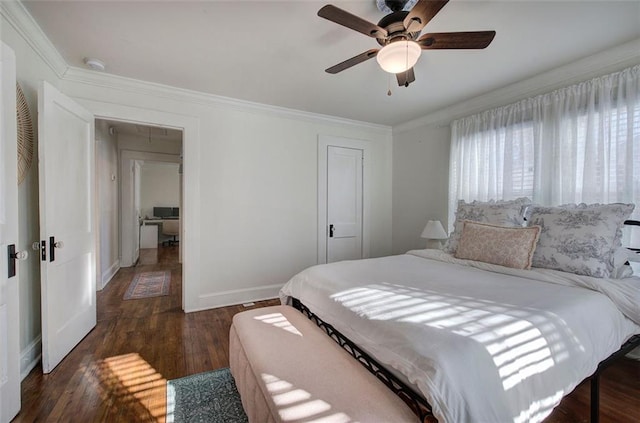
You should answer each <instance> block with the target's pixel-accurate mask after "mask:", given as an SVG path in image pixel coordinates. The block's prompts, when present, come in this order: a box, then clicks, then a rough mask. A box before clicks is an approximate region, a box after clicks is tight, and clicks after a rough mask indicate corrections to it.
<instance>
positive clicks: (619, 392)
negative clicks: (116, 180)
mask: <svg viewBox="0 0 640 423" xmlns="http://www.w3.org/2000/svg"><path fill="white" fill-rule="evenodd" d="M141 257H144V262H143V263H142V264H139V265H138V266H136V267H132V268H126V269H121V270H120V271H119V272H118V274H117V275H116V276H115V277H114V279H113V280H112V281H111V282H110V283H109V284H108V285H107V287H105V289H104V290H103V291H101V292H99V293H98V295H97V304H98V324H97V326H96V327H95V328H94V329H93V330H92V331H91V333H89V335H88V336H87V337H86V338H85V339H84V340H83V341H82V342H81V343H80V344H79V345H78V346H77V347H76V348H75V349H74V350H73V351H72V352H71V353H70V354H69V356H67V357H66V358H65V359H64V360H63V361H62V362H61V363H60V365H59V366H58V367H57V368H56V369H54V371H53V372H52V373H51V374H49V375H43V374H42V372H41V369H40V368H39V367H36V368H35V369H34V370H33V371H32V372H31V373H30V374H29V375H28V376H27V377H26V378H25V379H24V381H23V382H22V411H21V412H20V414H18V416H17V417H16V418H15V419H14V420H13V422H15V423H22V422H36V421H37V422H83V423H84V422H109V423H119V422H126V423H130V422H164V418H165V411H166V403H165V402H166V400H165V396H166V381H167V380H170V379H176V378H179V377H183V376H187V375H191V374H195V373H200V372H204V371H208V370H214V369H218V368H222V367H228V365H229V328H230V326H231V319H232V318H233V315H234V314H236V313H238V312H241V311H243V310H246V309H247V308H245V307H243V306H242V305H233V306H229V307H222V308H218V309H214V310H206V311H201V312H195V313H189V314H185V313H183V312H182V310H181V304H182V297H181V295H182V269H181V266H180V264H178V263H177V259H176V258H177V247H165V248H159V249H158V252H157V254H156V253H154V254H150V253H148V252H143V254H141ZM158 270H170V271H171V287H170V295H168V296H163V297H154V298H146V299H140V300H127V301H125V300H123V297H124V294H125V292H126V290H127V287H128V286H129V283H130V282H131V280H132V278H133V277H134V275H135V274H137V273H140V272H146V271H158ZM278 303H279V301H278V300H276V299H274V300H269V301H258V302H256V304H255V306H252V307H249V308H255V307H263V306H266V305H275V304H278ZM638 398H640V361H635V360H630V359H623V360H620V361H619V362H617V363H615V364H613V365H612V366H611V367H610V368H608V369H607V370H606V372H605V373H604V374H603V375H602V377H601V416H600V421H601V422H602V423H620V422H629V423H631V422H638V421H640V401H639V400H638ZM588 421H589V384H588V383H583V384H581V385H580V386H578V387H577V388H576V390H575V391H574V392H573V393H572V394H570V395H569V396H568V397H566V398H565V399H564V400H563V401H562V403H561V404H560V405H559V406H558V407H557V408H556V409H555V410H554V412H553V413H552V415H551V416H550V417H548V418H547V419H546V420H545V423H575V422H588Z"/></svg>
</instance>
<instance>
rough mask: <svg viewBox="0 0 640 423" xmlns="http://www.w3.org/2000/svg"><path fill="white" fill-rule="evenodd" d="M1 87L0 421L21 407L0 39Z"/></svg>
mask: <svg viewBox="0 0 640 423" xmlns="http://www.w3.org/2000/svg"><path fill="white" fill-rule="evenodd" d="M0 88H1V89H2V91H1V92H2V98H1V100H0V423H7V422H9V421H11V419H12V418H13V417H14V416H15V415H16V414H18V411H20V352H19V350H20V347H19V337H18V330H19V328H18V325H19V322H20V318H19V314H18V276H17V275H15V276H12V277H9V270H10V266H11V265H15V264H16V262H15V260H9V254H8V249H9V248H10V246H11V245H14V246H15V244H16V243H17V241H18V178H17V170H16V167H17V165H16V159H17V147H16V136H17V135H16V68H15V56H14V54H13V51H12V50H11V49H10V48H8V47H7V46H6V45H5V44H3V43H0ZM17 267H18V266H16V268H17Z"/></svg>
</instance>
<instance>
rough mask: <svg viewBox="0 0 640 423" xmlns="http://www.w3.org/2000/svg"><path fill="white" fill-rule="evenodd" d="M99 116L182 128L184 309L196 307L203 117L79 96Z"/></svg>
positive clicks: (197, 297)
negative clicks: (201, 123) (201, 122)
mask: <svg viewBox="0 0 640 423" xmlns="http://www.w3.org/2000/svg"><path fill="white" fill-rule="evenodd" d="M76 101H78V102H79V103H80V104H83V105H84V106H85V107H86V108H88V109H89V110H90V111H91V112H92V113H93V114H94V115H95V118H96V119H107V120H118V121H123V122H132V123H137V124H140V125H147V126H160V127H167V128H174V129H179V130H182V149H183V159H182V163H183V177H182V195H183V198H182V204H183V205H184V210H180V214H181V216H180V217H181V221H182V235H183V238H182V239H181V248H182V260H183V264H182V309H183V310H184V311H185V312H190V311H194V310H197V308H198V303H199V295H198V290H197V281H199V280H200V279H201V265H202V259H201V257H200V253H199V248H198V246H199V245H200V242H201V240H200V232H201V231H200V230H199V228H200V227H201V221H200V120H199V119H198V118H196V117H194V116H186V115H182V114H177V113H169V112H162V111H158V110H152V109H144V108H139V107H132V106H127V105H124V104H115V103H108V102H104V101H96V100H90V99H86V98H76Z"/></svg>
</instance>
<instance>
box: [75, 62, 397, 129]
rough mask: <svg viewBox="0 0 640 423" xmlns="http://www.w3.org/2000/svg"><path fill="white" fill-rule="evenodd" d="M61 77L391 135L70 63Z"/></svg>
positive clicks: (365, 125) (337, 119) (366, 125)
mask: <svg viewBox="0 0 640 423" xmlns="http://www.w3.org/2000/svg"><path fill="white" fill-rule="evenodd" d="M63 80H64V81H65V82H73V83H79V84H86V85H90V86H95V87H102V88H107V89H111V90H121V91H125V92H127V93H131V94H139V95H147V96H153V97H158V98H164V99H168V100H174V101H182V102H188V103H192V104H198V105H202V106H208V107H224V108H225V109H229V108H232V109H236V110H240V111H245V112H257V113H260V114H270V115H275V116H279V117H283V118H292V119H296V120H305V121H310V122H315V123H318V122H323V123H328V124H333V125H341V126H349V127H359V128H362V129H367V130H374V131H377V132H380V131H383V132H387V133H388V134H389V135H391V130H392V128H391V126H388V125H380V124H375V123H370V122H363V121H358V120H352V119H345V118H340V117H336V116H330V115H324V114H320V113H312V112H305V111H302V110H295V109H289V108H286V107H280V106H273V105H269V104H262V103H255V102H252V101H246V100H239V99H235V98H231V97H224V96H220V95H215V94H208V93H204V92H201V91H194V90H188V89H185V88H177V87H173V86H170V85H164V84H159V83H155V82H149V81H142V80H139V79H133V78H127V77H123V76H118V75H113V74H109V73H103V72H96V71H91V70H88V69H81V68H78V67H74V66H71V67H69V68H68V70H67V72H66V73H65V75H64V78H63Z"/></svg>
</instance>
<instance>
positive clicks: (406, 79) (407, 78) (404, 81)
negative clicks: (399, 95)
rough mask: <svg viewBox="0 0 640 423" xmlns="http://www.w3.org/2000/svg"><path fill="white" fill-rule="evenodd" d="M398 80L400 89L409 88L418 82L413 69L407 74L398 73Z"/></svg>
mask: <svg viewBox="0 0 640 423" xmlns="http://www.w3.org/2000/svg"><path fill="white" fill-rule="evenodd" d="M396 79H397V80H398V85H399V86H400V87H408V86H409V84H411V83H412V82H413V81H415V80H416V76H415V74H414V73H413V68H409V70H408V71H406V72H401V73H397V74H396Z"/></svg>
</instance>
